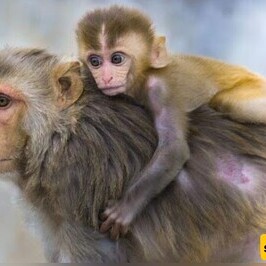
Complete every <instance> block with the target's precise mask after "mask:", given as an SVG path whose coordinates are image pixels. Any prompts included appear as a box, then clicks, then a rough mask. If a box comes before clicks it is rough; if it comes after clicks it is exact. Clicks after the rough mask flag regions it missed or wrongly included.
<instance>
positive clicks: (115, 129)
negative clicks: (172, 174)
mask: <svg viewBox="0 0 266 266" xmlns="http://www.w3.org/2000/svg"><path fill="white" fill-rule="evenodd" d="M58 62H59V59H58V58H56V57H55V56H51V55H49V54H47V53H45V52H43V51H38V50H28V51H25V50H21V51H18V50H10V49H8V50H4V51H1V52H0V66H1V67H0V69H1V71H2V72H1V73H2V74H1V75H0V80H1V83H2V82H6V81H8V80H9V82H11V80H10V79H9V78H10V75H11V77H12V76H14V75H15V74H16V76H17V77H19V79H20V81H19V82H18V80H17V82H18V83H17V84H19V83H20V86H19V87H18V88H17V89H18V90H19V92H22V93H23V94H24V95H25V97H26V98H27V100H28V102H29V103H31V104H30V105H29V107H28V110H27V116H26V117H25V118H26V119H22V120H21V121H20V125H22V128H23V129H24V130H25V132H26V133H27V135H28V140H27V144H26V147H25V149H23V150H22V152H23V153H24V155H23V156H22V157H20V158H18V159H19V165H20V171H21V174H22V177H21V178H20V179H19V180H18V185H19V186H20V188H21V190H22V192H23V193H24V196H25V197H26V199H27V200H28V202H29V203H30V204H32V205H33V206H34V208H35V209H36V210H37V211H38V213H39V215H40V217H41V221H42V223H43V224H44V225H45V227H44V228H45V231H44V234H45V237H46V240H47V242H46V243H47V244H46V245H47V247H46V248H47V251H49V255H48V257H49V259H50V260H51V261H57V262H60V261H61V262H62V261H71V262H89V261H90V262H92V261H94V262H107V261H112V262H118V261H131V262H132V261H139V262H145V261H161V262H166V261H169V262H170V261H175V262H177V261H192V262H204V261H226V260H227V257H226V256H225V257H218V259H217V257H215V255H216V254H222V253H223V252H225V251H226V250H228V249H229V250H232V248H233V247H236V246H237V247H238V246H242V244H241V245H240V243H246V241H247V240H248V236H252V237H253V238H254V239H255V240H256V243H255V248H257V244H258V242H257V241H258V234H259V233H260V232H261V230H263V229H264V228H265V223H266V222H265V221H266V220H265V218H266V217H265V214H266V210H265V188H266V184H265V181H264V180H265V177H264V175H265V174H264V173H265V170H266V150H265V145H264V144H265V142H266V135H265V126H259V125H258V126H255V125H248V124H247V125H244V124H239V123H236V122H233V121H230V120H228V119H226V118H225V117H223V116H222V115H219V114H217V113H215V112H214V111H212V110H210V109H209V108H207V107H201V108H199V109H198V110H195V111H194V112H193V113H191V114H190V120H191V127H190V129H189V138H188V142H189V146H190V150H191V157H190V159H189V161H188V163H187V165H186V167H185V168H184V170H183V171H182V172H181V176H180V177H179V178H178V179H176V180H175V181H174V182H172V183H171V184H170V185H169V186H168V187H167V188H166V190H165V191H164V192H163V193H161V195H160V196H159V197H158V198H156V199H154V200H153V201H152V202H151V203H150V204H149V205H148V206H147V208H146V210H145V212H143V213H142V214H141V216H139V217H138V218H137V220H136V221H135V223H134V225H133V227H132V229H131V233H130V234H129V235H127V237H126V238H125V239H121V240H119V241H117V242H113V241H110V240H109V239H108V237H107V236H106V235H101V234H99V233H98V228H99V221H98V214H99V212H100V210H101V209H102V208H103V207H105V206H106V204H107V201H108V199H110V198H113V199H118V198H119V197H120V196H121V194H122V193H123V191H124V190H125V189H126V188H127V186H129V184H130V182H134V179H135V178H138V174H139V172H140V170H141V169H142V168H143V167H144V165H145V164H146V163H147V161H148V160H149V159H150V157H151V156H152V153H153V151H154V149H155V147H156V141H157V140H156V134H155V131H154V128H153V125H152V121H151V117H150V116H149V115H148V116H147V113H146V112H145V111H144V110H143V108H142V107H141V106H138V105H137V104H136V103H134V102H133V101H132V100H131V99H130V98H127V97H124V96H117V97H107V96H105V95H103V94H102V93H101V92H100V91H99V90H98V89H97V88H96V86H95V84H94V82H93V81H92V79H91V77H90V75H89V72H88V70H87V69H86V68H85V69H84V70H83V75H84V76H87V78H85V79H84V78H83V79H82V81H83V82H84V86H85V90H84V92H83V95H82V96H81V98H79V100H78V101H77V102H76V103H75V104H73V105H71V106H69V107H68V108H66V109H63V110H62V109H60V110H58V109H57V108H56V107H55V106H54V105H56V101H55V98H54V97H55V96H53V91H54V89H53V88H52V84H54V83H53V82H52V80H51V76H50V73H51V71H52V69H54V67H56V66H57V64H58ZM6 69H9V71H5V70H6ZM21 71H22V73H23V74H24V75H21ZM35 71H37V73H36V74H34V72H35ZM38 73H42V75H41V76H39V78H40V80H39V82H38V80H37V79H36V80H35V82H33V81H34V75H36V78H37V76H38V75H37V74H38ZM30 95H31V96H30ZM37 99H38V101H37ZM37 103H42V106H40V105H36V104H37ZM37 106H38V107H39V108H36V107H37ZM33 110H34V112H35V114H32V116H30V114H31V113H32V112H33ZM44 110H45V112H44ZM33 115H34V116H33ZM37 118H38V120H36V119H37ZM11 133H12V132H11ZM228 154H233V155H234V156H236V157H237V158H238V159H237V160H238V161H239V164H240V163H241V162H244V163H250V164H252V165H253V166H254V167H255V168H256V169H257V170H258V171H260V173H261V174H262V175H261V176H260V177H258V178H256V176H254V178H256V180H255V183H256V184H257V185H258V186H257V189H256V190H254V191H245V190H243V189H241V188H240V187H238V186H237V185H235V184H233V182H232V181H231V180H227V181H226V180H223V179H221V178H219V176H218V174H217V170H216V159H217V157H218V156H221V155H225V156H228ZM184 177H186V178H185V179H184ZM263 177H264V178H263ZM232 180H233V176H232ZM245 255H246V254H241V256H242V257H238V258H234V261H242V260H244V261H246V260H245V258H244V257H243V256H245ZM256 255H258V254H255V253H254V254H252V257H251V259H250V260H251V261H254V260H256V259H257V257H256ZM231 262H232V260H231Z"/></svg>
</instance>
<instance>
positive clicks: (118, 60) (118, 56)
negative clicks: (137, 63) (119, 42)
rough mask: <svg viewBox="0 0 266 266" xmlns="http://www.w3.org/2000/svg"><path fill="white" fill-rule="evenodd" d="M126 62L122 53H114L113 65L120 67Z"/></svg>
mask: <svg viewBox="0 0 266 266" xmlns="http://www.w3.org/2000/svg"><path fill="white" fill-rule="evenodd" d="M124 60H125V56H124V55H123V54H122V53H114V54H112V57H111V62H112V64H115V65H120V64H121V63H123V62H124Z"/></svg>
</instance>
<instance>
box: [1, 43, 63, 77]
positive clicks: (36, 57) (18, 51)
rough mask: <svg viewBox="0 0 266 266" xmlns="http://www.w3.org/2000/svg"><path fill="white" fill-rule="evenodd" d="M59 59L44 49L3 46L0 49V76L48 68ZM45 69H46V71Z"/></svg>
mask: <svg viewBox="0 0 266 266" xmlns="http://www.w3.org/2000/svg"><path fill="white" fill-rule="evenodd" d="M58 61H59V59H58V58H57V57H56V56H55V55H51V54H49V53H47V52H46V51H45V50H41V49H35V48H32V49H31V48H10V47H8V48H5V49H2V50H0V77H3V76H5V75H9V76H10V75H16V74H20V73H25V72H31V73H32V74H33V73H35V72H38V71H44V69H47V70H50V69H51V66H53V65H55V64H56V63H57V62H58ZM47 70H46V71H47Z"/></svg>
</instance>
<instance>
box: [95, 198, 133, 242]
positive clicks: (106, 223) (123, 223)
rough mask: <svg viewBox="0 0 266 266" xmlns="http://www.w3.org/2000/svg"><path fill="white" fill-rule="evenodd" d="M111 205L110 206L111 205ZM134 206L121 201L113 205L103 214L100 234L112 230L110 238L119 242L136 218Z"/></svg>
mask: <svg viewBox="0 0 266 266" xmlns="http://www.w3.org/2000/svg"><path fill="white" fill-rule="evenodd" d="M109 205H110V204H109ZM133 205H134V204H132V203H129V202H127V201H124V200H121V201H118V202H116V203H115V204H112V205H111V206H110V207H108V208H107V209H106V210H105V211H104V212H103V213H102V214H101V220H103V223H102V224H101V226H100V232H101V233H106V232H107V231H109V230H110V238H111V239H113V240H117V239H118V238H119V237H120V236H123V235H125V234H126V233H127V232H128V230H129V226H130V224H131V223H132V221H133V220H134V218H135V213H136V211H134V210H133V209H134V207H133Z"/></svg>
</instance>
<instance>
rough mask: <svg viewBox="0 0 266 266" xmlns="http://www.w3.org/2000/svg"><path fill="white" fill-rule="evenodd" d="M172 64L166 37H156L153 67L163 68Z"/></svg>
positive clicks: (153, 49) (152, 60)
mask: <svg viewBox="0 0 266 266" xmlns="http://www.w3.org/2000/svg"><path fill="white" fill-rule="evenodd" d="M169 62H170V58H169V56H168V53H167V49H166V46H165V37H164V36H155V39H154V42H153V47H152V52H151V67H153V68H163V67H166V66H167V65H168V64H169Z"/></svg>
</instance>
